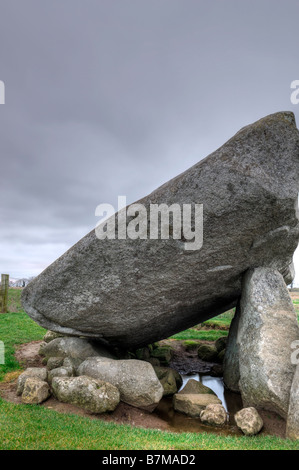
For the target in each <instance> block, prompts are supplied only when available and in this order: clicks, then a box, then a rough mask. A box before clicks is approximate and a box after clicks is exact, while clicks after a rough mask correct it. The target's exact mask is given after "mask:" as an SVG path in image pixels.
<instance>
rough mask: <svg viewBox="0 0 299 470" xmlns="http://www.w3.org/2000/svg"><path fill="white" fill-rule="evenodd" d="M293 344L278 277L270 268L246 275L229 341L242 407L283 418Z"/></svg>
mask: <svg viewBox="0 0 299 470" xmlns="http://www.w3.org/2000/svg"><path fill="white" fill-rule="evenodd" d="M298 339H299V327H298V323H297V317H296V313H295V310H294V307H293V303H292V300H291V298H290V295H289V292H288V289H287V287H286V284H285V282H284V279H283V277H282V275H281V274H280V273H279V272H278V271H276V270H274V269H270V268H262V267H261V268H256V269H252V270H249V271H248V272H247V273H246V274H245V276H244V280H243V288H242V296H241V302H240V318H239V326H238V332H237V335H236V338H235V341H236V342H237V344H238V346H239V372H240V380H239V387H240V391H241V395H242V399H243V403H244V406H254V407H257V408H262V409H267V410H271V411H275V412H277V413H278V414H279V415H280V416H282V417H284V418H286V417H287V413H288V407H289V398H290V390H291V386H292V381H293V377H294V372H295V365H294V364H292V361H291V354H292V349H291V344H292V342H293V341H296V340H298Z"/></svg>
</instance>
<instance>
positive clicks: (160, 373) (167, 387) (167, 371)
mask: <svg viewBox="0 0 299 470" xmlns="http://www.w3.org/2000/svg"><path fill="white" fill-rule="evenodd" d="M154 370H155V372H156V374H157V377H158V379H159V380H160V382H161V385H162V387H163V389H164V392H163V396H164V397H169V396H171V395H174V394H175V393H177V391H178V390H179V389H180V387H181V386H182V383H183V379H182V377H181V376H180V374H179V373H178V372H177V371H176V370H174V369H171V368H170V367H159V366H154Z"/></svg>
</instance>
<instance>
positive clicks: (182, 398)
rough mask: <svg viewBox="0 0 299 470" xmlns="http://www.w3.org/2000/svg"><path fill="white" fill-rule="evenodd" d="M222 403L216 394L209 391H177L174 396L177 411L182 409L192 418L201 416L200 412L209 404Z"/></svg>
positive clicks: (174, 405)
mask: <svg viewBox="0 0 299 470" xmlns="http://www.w3.org/2000/svg"><path fill="white" fill-rule="evenodd" d="M218 404H219V405H221V404H222V402H221V400H219V398H217V397H216V395H211V394H209V393H203V394H199V393H194V394H186V393H176V394H175V395H174V397H173V407H174V409H175V410H176V411H180V412H181V413H184V414H186V415H188V416H191V417H192V418H198V417H200V413H201V411H202V410H204V409H205V408H206V407H207V406H208V405H218Z"/></svg>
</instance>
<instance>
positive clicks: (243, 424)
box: [234, 407, 264, 436]
mask: <svg viewBox="0 0 299 470" xmlns="http://www.w3.org/2000/svg"><path fill="white" fill-rule="evenodd" d="M234 418H235V422H236V425H237V426H238V428H239V429H241V431H242V432H243V433H244V434H245V435H246V436H254V435H255V434H258V433H259V432H260V430H261V429H262V427H263V425H264V423H263V420H262V418H261V417H260V415H259V414H258V412H257V410H256V409H255V408H253V407H249V408H243V409H242V410H240V411H238V413H236V414H235V416H234Z"/></svg>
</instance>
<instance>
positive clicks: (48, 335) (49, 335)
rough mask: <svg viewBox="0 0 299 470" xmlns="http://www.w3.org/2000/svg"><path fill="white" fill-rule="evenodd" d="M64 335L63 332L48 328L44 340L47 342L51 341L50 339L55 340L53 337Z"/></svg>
mask: <svg viewBox="0 0 299 470" xmlns="http://www.w3.org/2000/svg"><path fill="white" fill-rule="evenodd" d="M62 336H64V335H63V334H61V333H56V331H51V330H48V331H47V333H46V334H45V336H44V337H43V340H44V342H45V343H50V341H53V339H56V338H61V337H62Z"/></svg>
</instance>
